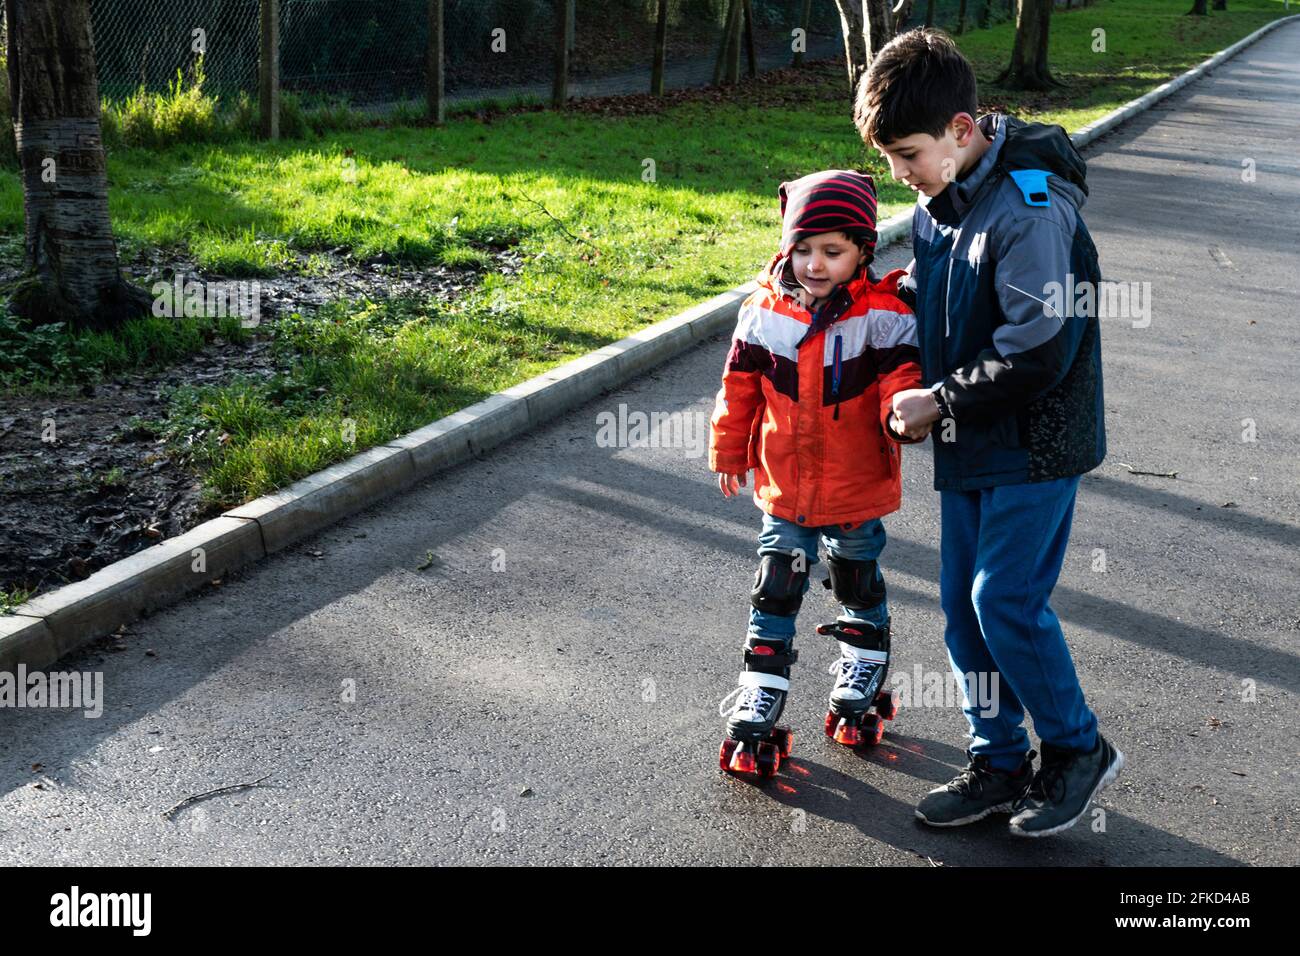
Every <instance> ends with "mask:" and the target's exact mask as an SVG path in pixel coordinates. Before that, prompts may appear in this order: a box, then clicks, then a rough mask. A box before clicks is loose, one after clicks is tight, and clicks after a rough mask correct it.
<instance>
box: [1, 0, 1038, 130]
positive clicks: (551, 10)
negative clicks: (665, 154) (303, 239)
mask: <svg viewBox="0 0 1300 956" xmlns="http://www.w3.org/2000/svg"><path fill="white" fill-rule="evenodd" d="M987 2H988V7H989V14H990V15H989V22H990V23H1000V22H1003V21H1005V20H1006V19H1007V18H1008V17H1009V16H1012V15H1013V4H1011V3H1009V2H1008V0H987ZM984 4H985V0H967V3H966V6H967V9H966V15H965V23H966V29H967V30H971V29H975V28H976V27H977V26H978V25H979V21H980V15H981V9H982V8H983V6H984ZM960 6H961V0H935V2H934V23H935V25H936V26H941V27H945V28H948V29H953V28H954V27H955V26H956V24H957V22H958V18H959V9H960ZM90 7H91V18H92V22H93V26H94V31H95V52H96V57H97V61H98V69H99V84H100V91H101V93H102V95H103V96H104V97H106V98H108V99H113V100H120V99H122V98H125V97H126V96H127V95H129V94H130V93H132V92H134V91H136V90H137V89H140V88H142V87H143V88H144V89H146V90H149V91H162V90H165V89H166V88H167V85H168V84H169V83H170V82H172V81H174V80H175V79H176V76H177V73H178V71H180V72H181V73H192V72H193V71H194V69H195V67H196V63H197V61H198V58H199V55H200V54H202V67H203V73H204V88H205V89H206V90H207V91H208V92H211V93H215V94H217V95H219V96H221V97H222V98H223V99H226V100H232V99H233V98H234V97H236V96H237V95H238V94H239V93H241V92H247V93H248V94H250V95H252V96H254V97H255V96H256V93H257V67H258V50H259V12H258V11H259V3H258V0H90ZM750 7H751V9H752V11H753V45H754V48H755V50H756V52H757V54H758V58H759V68H760V69H771V68H773V67H777V66H783V65H787V64H788V63H789V61H790V55H791V31H793V30H794V29H795V28H796V27H799V26H801V25H802V20H803V17H804V15H805V0H750ZM2 9H3V0H0V10H2ZM657 9H658V0H576V2H575V4H574V15H573V23H572V24H571V26H570V36H571V40H570V45H571V52H570V77H571V88H572V92H574V93H575V94H577V95H592V94H602V93H606V94H617V93H633V92H645V91H647V90H648V89H649V81H650V62H651V59H652V55H653V48H654V35H655V26H656V16H657ZM726 11H727V0H670V3H669V8H668V40H667V53H666V62H665V71H666V76H667V78H668V79H667V84H666V85H667V86H668V87H669V88H672V87H674V86H682V85H697V84H700V83H708V82H709V81H710V80H711V77H712V71H713V64H714V61H715V60H716V58H717V55H718V48H719V46H720V44H721V41H722V36H723V33H724V30H725V20H726ZM807 11H808V24H807V26H808V56H809V58H818V57H824V56H838V55H841V53H842V46H843V41H842V39H841V34H840V21H839V14H838V12H837V10H836V8H835V4H834V3H833V2H832V0H813V2H812V3H811V4H808V6H807ZM926 14H927V0H916V3H915V5H914V7H913V11H912V15H911V18H910V19H909V21H908V25H909V26H916V25H920V24H922V23H924V22H925V19H926ZM555 18H556V5H555V4H554V3H553V2H552V0H444V60H445V73H446V87H445V88H446V93H447V95H448V97H449V98H450V99H466V98H479V97H488V96H499V95H508V94H516V95H518V94H531V95H535V96H538V97H541V98H546V97H547V96H549V92H550V83H551V78H552V72H553V63H554V56H555V44H556V42H557V33H558V29H557V27H558V24H557V23H556V21H555ZM428 31H429V21H428V0H280V84H281V88H282V89H284V90H286V91H289V92H293V93H296V94H298V95H299V96H300V97H302V98H303V100H304V101H305V102H308V103H310V102H312V101H313V100H332V101H344V102H347V103H349V104H351V105H354V106H359V107H370V108H372V109H373V108H380V109H382V108H383V106H384V105H386V104H395V103H398V102H401V101H404V100H407V101H409V100H420V99H421V98H422V97H423V95H424V83H425V48H426V44H427V40H428ZM746 68H747V64H746V63H745V58H743V57H742V72H743V71H744V70H745V69H746Z"/></svg>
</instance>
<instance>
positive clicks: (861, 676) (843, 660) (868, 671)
mask: <svg viewBox="0 0 1300 956" xmlns="http://www.w3.org/2000/svg"><path fill="white" fill-rule="evenodd" d="M879 666H880V665H879V664H878V663H877V662H875V661H864V660H862V659H860V658H857V657H849V656H848V655H843V656H841V657H840V659H839V660H836V661H831V666H830V667H829V668H827V670H826V673H828V674H836V672H837V671H838V674H836V678H835V686H836V687H852V688H853V689H854V690H857V691H861V690H862V689H863V688H864V687H866V685H867V681H868V680H870V679H871V675H872V674H874V673H875V671H876V668H877V667H879Z"/></svg>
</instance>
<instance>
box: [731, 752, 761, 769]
mask: <svg viewBox="0 0 1300 956" xmlns="http://www.w3.org/2000/svg"><path fill="white" fill-rule="evenodd" d="M730 769H731V771H732V772H733V773H757V772H758V763H757V761H756V760H755V759H754V751H753V750H751V749H750V748H749V747H737V748H736V752H735V753H734V754H733V755H732V757H731V767H730Z"/></svg>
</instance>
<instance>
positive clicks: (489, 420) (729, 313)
mask: <svg viewBox="0 0 1300 956" xmlns="http://www.w3.org/2000/svg"><path fill="white" fill-rule="evenodd" d="M1296 19H1300V15H1297V16H1291V17H1283V18H1279V19H1277V20H1274V21H1272V22H1271V23H1268V24H1266V25H1265V26H1263V27H1261V28H1260V29H1259V30H1256V31H1255V32H1254V33H1252V34H1250V36H1248V37H1246V38H1245V39H1243V40H1240V41H1239V42H1237V43H1234V44H1233V45H1232V46H1230V47H1227V48H1226V49H1224V50H1221V51H1220V52H1218V53H1216V54H1215V55H1214V56H1213V57H1211V58H1210V59H1208V60H1206V61H1205V62H1204V63H1202V64H1200V65H1199V66H1196V67H1194V68H1192V69H1190V70H1188V71H1187V72H1186V73H1183V74H1182V75H1181V76H1179V77H1177V78H1175V79H1173V80H1171V81H1169V82H1168V83H1165V84H1163V85H1161V86H1159V87H1157V88H1156V89H1154V90H1152V91H1151V92H1149V93H1147V94H1146V95H1144V96H1142V97H1139V98H1138V99H1136V100H1133V101H1132V102H1130V103H1127V104H1125V105H1124V106H1122V107H1120V108H1119V109H1117V110H1115V111H1113V112H1111V113H1109V114H1107V115H1106V116H1104V117H1102V118H1101V119H1099V120H1097V121H1095V122H1093V123H1089V124H1088V125H1087V126H1085V127H1084V128H1083V129H1081V130H1079V131H1078V132H1076V133H1074V134H1073V135H1072V137H1071V138H1072V139H1073V140H1074V142H1075V144H1076V145H1077V146H1079V147H1082V146H1084V145H1086V144H1087V143H1090V142H1092V141H1093V140H1094V139H1096V138H1097V137H1099V136H1101V135H1103V134H1104V133H1107V132H1109V131H1110V130H1112V129H1114V128H1115V127H1116V126H1118V125H1119V124H1120V123H1123V122H1124V121H1125V120H1127V119H1129V118H1131V117H1132V116H1135V115H1136V114H1138V113H1140V112H1142V111H1143V110H1146V109H1148V108H1150V107H1151V106H1152V105H1153V104H1154V103H1157V102H1159V101H1160V100H1162V99H1164V98H1165V97H1166V96H1169V95H1170V94H1172V93H1174V92H1176V91H1177V90H1179V89H1181V88H1182V87H1184V86H1186V85H1187V84H1188V83H1190V82H1191V81H1192V80H1194V79H1196V78H1198V77H1200V76H1201V75H1203V74H1204V73H1206V72H1208V71H1209V70H1212V69H1214V67H1216V66H1218V65H1219V64H1220V63H1222V62H1223V61H1224V60H1226V59H1228V58H1229V57H1231V56H1233V55H1234V54H1236V53H1237V52H1239V51H1240V50H1242V49H1244V48H1245V47H1247V46H1249V45H1250V44H1252V43H1254V42H1255V41H1257V40H1258V39H1259V38H1260V37H1262V36H1264V35H1265V34H1266V33H1268V32H1269V31H1270V30H1273V29H1276V28H1277V27H1278V26H1280V25H1281V24H1283V23H1288V22H1290V21H1293V20H1296ZM911 222H912V210H910V209H909V210H907V211H905V212H902V213H899V214H898V215H896V216H892V217H890V218H889V219H887V220H885V221H884V222H882V223H880V224H879V228H878V238H877V246H878V247H879V248H883V247H885V246H887V245H889V244H890V243H892V242H896V241H898V240H899V239H901V238H902V237H904V236H905V235H907V234H908V233H909V231H910V228H911ZM754 288H755V285H754V283H753V282H749V283H746V284H745V285H742V286H737V287H736V288H734V289H729V290H728V291H726V292H723V293H721V294H720V295H716V296H714V297H713V298H712V299H709V300H708V301H707V302H702V303H700V304H698V305H696V306H693V307H692V308H690V309H687V310H686V311H685V312H682V313H679V314H678V315H675V316H673V317H671V318H668V319H664V320H663V321H661V322H657V323H655V324H654V325H651V326H648V327H647V328H645V329H642V330H641V331H640V332H637V333H635V334H633V335H629V336H628V337H627V338H625V339H621V340H619V341H618V342H615V343H613V344H612V345H607V346H605V347H604V348H601V349H597V350H596V351H594V352H591V353H589V354H587V355H584V356H581V357H580V358H577V359H574V360H573V361H571V362H568V363H566V364H564V365H561V366H559V367H558V368H554V369H552V370H550V371H549V372H545V373H543V374H542V375H539V376H537V377H535V378H531V379H529V380H528V381H526V382H520V383H519V384H518V385H515V386H512V387H511V388H508V389H506V390H505V391H502V392H498V393H496V394H494V395H491V396H489V397H488V398H486V399H484V400H483V401H481V402H478V403H477V404H475V405H471V406H469V407H468V408H464V409H461V410H460V411H458V412H456V413H455V414H452V415H448V416H447V417H446V418H442V419H440V420H438V421H436V422H434V423H433V424H431V425H427V426H425V427H424V428H420V429H417V430H416V431H413V432H411V433H409V434H407V435H403V436H401V437H399V438H396V439H394V440H393V441H391V442H389V443H387V444H385V445H381V446H378V447H375V448H371V449H369V450H367V451H364V452H362V453H361V454H358V455H355V456H353V457H352V458H350V459H348V460H347V461H343V462H339V463H337V464H335V465H331V466H330V467H329V468H326V469H324V470H323V471H319V472H317V473H316V474H314V475H309V476H308V477H306V478H304V479H302V480H301V481H297V482H294V483H293V484H292V485H290V486H288V487H287V488H283V489H281V490H279V491H277V492H275V493H274V494H270V495H265V496H263V497H261V498H257V499H255V500H253V501H250V502H248V503H246V504H243V505H240V506H239V507H238V508H233V509H231V510H230V511H227V512H226V513H225V514H223V515H221V516H220V517H218V518H214V519H213V520H211V521H207V522H205V523H203V524H201V525H199V526H198V527H196V528H192V529H191V530H189V531H187V532H185V533H184V534H182V535H179V536H177V537H175V538H169V539H167V540H166V541H163V542H161V543H159V544H156V545H154V546H153V547H151V548H149V549H147V550H145V551H141V552H139V553H138V554H134V555H132V556H131V557H129V558H124V559H123V560H121V561H117V562H115V563H113V564H111V565H109V566H108V567H106V568H102V569H100V570H99V571H97V572H95V573H94V574H92V575H91V576H90V577H88V578H87V579H86V580H84V581H78V582H76V583H74V584H69V585H65V586H64V587H61V588H58V589H56V590H54V591H50V592H49V593H47V594H42V595H40V596H39V597H37V598H34V599H32V600H31V601H29V602H27V603H26V604H23V605H21V606H20V607H18V608H17V609H16V610H15V612H14V614H12V615H0V671H10V672H12V671H14V670H16V668H17V666H18V665H19V664H20V663H21V664H25V665H26V666H27V667H28V668H29V669H36V668H43V667H48V666H49V665H51V664H53V663H55V662H56V661H58V659H59V658H61V657H62V656H64V655H65V654H68V653H70V652H72V651H73V650H76V649H77V648H78V647H81V646H82V645H84V644H86V643H87V642H89V641H91V640H93V639H94V638H96V637H98V636H101V635H104V634H107V633H110V632H112V631H114V630H115V629H116V628H118V627H119V626H121V625H123V624H126V623H128V622H130V621H132V620H135V619H136V618H137V617H139V616H140V615H143V614H148V613H149V612H150V611H152V610H155V609H157V608H160V607H164V606H166V605H168V604H172V603H174V602H175V601H177V600H179V599H180V598H182V597H184V596H185V595H186V594H189V593H191V592H194V591H197V590H198V589H199V588H201V587H202V586H203V585H204V584H206V583H208V582H210V581H213V580H216V579H219V578H221V577H223V576H224V575H226V574H228V573H230V572H232V571H236V570H238V569H240V568H242V567H245V566H247V565H249V564H252V563H254V562H256V561H258V560H260V559H261V558H264V557H265V556H266V555H268V554H273V553H274V552H276V551H280V550H282V549H284V548H286V547H288V546H289V545H291V544H293V543H294V542H296V541H300V540H302V539H303V538H306V537H309V536H311V535H312V534H315V533H316V532H318V531H320V530H322V529H323V528H326V527H328V526H329V525H331V524H334V523H335V522H337V521H339V520H341V519H342V518H345V517H347V516H348V515H350V514H352V513H354V512H356V511H358V510H360V509H362V508H365V507H368V506H370V505H373V504H375V503H376V502H378V501H380V500H382V499H383V498H385V497H387V496H389V495H391V494H394V493H396V492H398V491H401V490H403V489H405V488H408V487H410V486H411V485H413V484H414V483H416V482H417V481H420V480H422V479H424V478H427V477H429V476H431V475H433V474H436V473H437V472H439V471H441V470H443V469H445V468H450V467H452V466H453V465H457V464H460V463H461V462H464V461H467V460H469V459H470V458H472V457H475V456H477V455H480V454H482V453H483V452H485V451H487V450H488V449H490V448H493V447H495V446H496V445H499V444H501V443H502V442H504V441H507V440H508V439H510V438H513V437H515V436H517V435H520V434H523V433H525V432H527V431H529V430H530V429H532V428H534V427H535V426H537V425H540V424H541V423H543V422H545V421H546V420H548V419H551V418H554V417H555V416H557V415H559V414H561V413H563V412H566V411H568V410H570V409H572V408H575V407H576V406H578V405H581V404H583V403H584V402H587V401H589V400H591V399H592V398H595V397H596V396H598V395H600V394H601V393H602V392H605V391H607V390H609V389H612V388H615V387H617V386H619V385H621V384H623V383H625V382H627V381H629V380H631V379H633V378H635V377H637V376H638V375H640V374H642V373H644V372H645V371H647V370H649V369H651V368H653V367H654V366H656V365H659V364H661V363H663V362H665V361H667V360H669V359H671V358H674V357H676V356H678V355H680V354H681V353H683V352H685V351H686V350H687V349H689V348H691V347H692V346H694V345H695V344H696V343H698V342H702V341H704V340H705V339H708V338H711V337H712V336H714V335H716V334H718V333H719V332H724V331H726V330H728V329H730V328H731V327H732V325H733V323H734V322H735V319H736V313H737V310H738V309H739V307H740V303H741V302H742V301H744V299H745V297H746V296H747V295H748V294H749V293H750V292H751V291H753V289H754Z"/></svg>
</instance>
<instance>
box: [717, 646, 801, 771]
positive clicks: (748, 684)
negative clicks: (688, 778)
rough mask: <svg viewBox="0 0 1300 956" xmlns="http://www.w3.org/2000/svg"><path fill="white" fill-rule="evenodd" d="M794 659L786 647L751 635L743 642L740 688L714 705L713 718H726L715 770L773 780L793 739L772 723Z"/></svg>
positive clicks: (782, 704)
mask: <svg viewBox="0 0 1300 956" xmlns="http://www.w3.org/2000/svg"><path fill="white" fill-rule="evenodd" d="M798 656H799V655H798V652H797V651H794V650H792V649H791V648H790V646H789V644H787V643H786V642H785V641H781V640H768V639H767V638H762V637H756V636H754V635H753V634H751V635H750V636H749V638H748V640H746V641H745V669H744V670H743V671H741V672H740V684H739V686H738V687H737V688H736V689H735V690H733V691H732V692H731V693H730V694H728V695H727V696H726V697H724V698H723V699H722V702H721V703H720V704H718V715H719V716H721V717H726V718H727V736H726V738H725V739H724V740H723V741H722V747H721V749H720V750H719V751H718V766H719V767H721V768H722V769H723V770H724V771H726V772H727V773H735V774H747V775H751V776H755V777H772V776H775V775H776V772H777V770H779V769H780V768H781V760H782V759H783V758H785V757H788V756H790V750H791V748H792V747H793V745H794V735H793V734H792V733H791V732H790V728H788V727H778V726H777V725H776V722H777V721H778V720H780V718H781V711H783V710H784V709H785V697H786V694H787V693H788V692H789V690H790V665H791V664H793V663H794V662H795V660H796V659H797V658H798Z"/></svg>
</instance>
